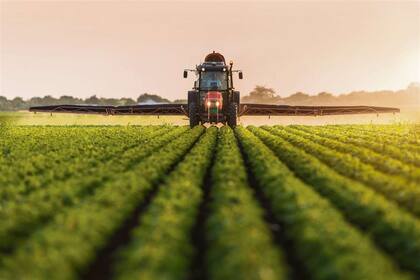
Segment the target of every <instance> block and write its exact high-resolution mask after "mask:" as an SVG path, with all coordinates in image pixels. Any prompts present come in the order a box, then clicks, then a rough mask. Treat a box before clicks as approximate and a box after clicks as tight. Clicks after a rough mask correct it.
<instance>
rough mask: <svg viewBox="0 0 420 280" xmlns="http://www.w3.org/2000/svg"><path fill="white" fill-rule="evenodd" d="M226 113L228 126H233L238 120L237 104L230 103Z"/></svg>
mask: <svg viewBox="0 0 420 280" xmlns="http://www.w3.org/2000/svg"><path fill="white" fill-rule="evenodd" d="M228 113H229V114H228V117H227V123H228V125H229V126H230V127H232V128H234V127H235V126H236V124H237V120H238V104H237V103H235V102H232V103H230V104H229V108H228Z"/></svg>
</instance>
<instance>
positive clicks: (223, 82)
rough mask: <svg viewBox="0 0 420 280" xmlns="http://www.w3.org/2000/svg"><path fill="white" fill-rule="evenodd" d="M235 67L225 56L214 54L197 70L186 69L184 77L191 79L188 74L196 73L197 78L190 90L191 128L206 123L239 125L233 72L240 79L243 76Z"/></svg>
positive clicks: (238, 99)
mask: <svg viewBox="0 0 420 280" xmlns="http://www.w3.org/2000/svg"><path fill="white" fill-rule="evenodd" d="M232 68H233V62H232V61H230V63H229V65H227V64H226V61H225V58H224V56H223V55H222V54H220V53H216V52H214V51H213V52H212V53H210V54H208V55H207V56H206V57H205V59H204V62H203V63H201V64H199V65H197V66H196V69H193V70H191V69H186V70H184V78H187V77H188V72H194V73H195V74H196V77H197V80H196V81H195V82H194V87H193V88H192V90H190V91H188V104H187V106H188V117H189V120H190V126H191V127H194V126H196V125H199V124H204V123H210V124H217V123H223V124H228V125H229V126H230V127H235V126H236V124H237V119H238V110H239V103H240V93H239V91H236V90H235V88H234V86H233V73H234V72H237V73H238V76H239V79H242V78H243V74H242V71H240V70H233V69H232Z"/></svg>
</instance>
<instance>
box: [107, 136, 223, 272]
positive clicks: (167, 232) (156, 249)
mask: <svg viewBox="0 0 420 280" xmlns="http://www.w3.org/2000/svg"><path fill="white" fill-rule="evenodd" d="M216 136H217V129H216V128H210V129H207V131H206V133H205V134H204V135H203V136H202V137H201V138H200V140H199V141H198V142H197V144H195V146H194V147H193V148H192V149H191V151H190V152H189V153H188V154H187V155H186V156H185V158H184V160H183V161H182V162H181V163H180V164H178V166H177V167H176V168H175V169H174V171H173V172H171V173H170V174H169V175H168V176H167V177H165V179H164V182H163V183H162V184H161V185H160V186H159V190H158V192H157V194H156V196H155V198H154V199H153V200H152V202H151V204H150V205H149V207H148V208H147V211H146V212H145V213H144V215H142V216H141V218H140V226H138V227H137V228H136V229H135V230H134V231H133V232H132V235H131V241H130V242H129V244H127V246H125V247H124V248H122V249H121V251H120V252H119V253H118V254H119V256H120V257H119V258H118V259H119V260H120V261H119V262H118V263H117V265H116V269H115V278H116V279H186V278H187V276H188V273H189V267H190V266H191V263H192V259H193V258H194V255H195V254H196V252H194V248H193V246H192V244H191V242H190V240H191V238H190V235H191V231H192V228H193V226H194V224H195V220H196V217H197V215H198V210H199V205H200V204H201V203H202V199H203V188H202V187H201V186H202V184H203V181H204V177H205V175H206V172H207V169H208V168H209V166H210V164H211V159H212V155H213V153H214V148H215V144H216Z"/></svg>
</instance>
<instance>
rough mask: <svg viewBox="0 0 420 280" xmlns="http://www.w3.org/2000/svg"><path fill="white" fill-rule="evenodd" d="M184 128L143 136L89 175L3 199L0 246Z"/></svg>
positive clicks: (81, 198)
mask: <svg viewBox="0 0 420 280" xmlns="http://www.w3.org/2000/svg"><path fill="white" fill-rule="evenodd" d="M185 131H186V128H185V127H180V128H176V129H173V130H172V131H171V132H169V133H167V134H165V135H164V136H162V137H160V138H156V139H154V138H148V137H147V136H144V140H145V142H144V143H143V144H145V143H146V144H147V145H140V146H138V147H137V148H133V149H129V150H127V151H125V152H124V153H123V154H121V155H120V156H119V157H117V158H115V159H113V160H110V161H107V162H102V163H99V164H98V165H97V166H95V167H91V169H89V172H90V173H91V174H92V175H91V176H85V175H84V174H81V175H75V176H73V177H72V178H71V179H69V180H66V181H57V182H55V183H53V184H51V185H48V186H46V187H44V188H42V189H40V190H38V191H37V192H32V193H31V194H29V195H27V196H24V197H19V199H13V200H12V199H10V200H7V201H6V200H5V202H4V203H3V206H2V208H1V209H0V250H2V251H10V250H11V249H12V248H13V247H14V246H15V244H16V243H17V242H18V241H19V240H21V239H24V238H26V236H27V234H28V233H29V232H31V231H33V229H34V227H35V226H40V225H42V223H46V222H47V221H48V220H50V219H51V218H52V217H53V216H54V215H56V214H57V213H58V212H60V211H63V209H66V208H68V207H74V206H77V205H80V204H81V203H83V201H84V199H85V198H86V197H89V195H90V194H92V193H93V192H94V191H95V190H96V189H97V188H100V187H102V186H103V184H104V183H105V182H112V181H113V180H116V179H118V178H119V177H117V176H120V175H121V174H123V173H122V172H123V171H125V170H129V169H130V168H131V166H133V165H135V164H136V163H137V162H139V161H140V160H142V159H143V158H145V157H147V156H148V155H150V154H151V153H152V152H153V151H155V150H156V149H158V148H160V147H161V146H162V145H164V144H166V143H167V142H169V141H170V140H172V139H173V138H174V137H177V136H180V135H181V134H182V133H183V132H185ZM141 143H142V142H140V143H139V144H141Z"/></svg>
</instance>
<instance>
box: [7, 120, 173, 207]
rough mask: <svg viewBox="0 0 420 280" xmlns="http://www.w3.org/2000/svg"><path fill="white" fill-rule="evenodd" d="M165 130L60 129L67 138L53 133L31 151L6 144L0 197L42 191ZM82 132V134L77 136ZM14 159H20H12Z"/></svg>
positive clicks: (22, 146)
mask: <svg viewBox="0 0 420 280" xmlns="http://www.w3.org/2000/svg"><path fill="white" fill-rule="evenodd" d="M69 130H70V131H69ZM165 130H166V131H168V128H166V129H165V128H158V129H156V128H153V127H148V128H143V129H130V130H129V131H128V132H127V130H125V129H124V130H122V129H110V130H109V131H107V130H104V129H99V128H94V129H88V130H86V131H84V130H81V128H78V129H67V130H66V129H64V130H63V131H62V132H63V133H64V134H66V135H67V134H68V136H67V137H65V138H62V137H59V138H57V137H53V135H54V134H53V135H52V137H51V139H46V140H44V143H46V145H45V146H44V147H38V148H37V149H31V146H30V145H29V147H28V145H17V147H16V146H14V145H9V146H8V147H9V149H10V151H11V153H12V155H8V156H5V157H4V159H5V160H7V159H8V158H9V157H10V158H12V159H11V160H9V161H8V162H7V161H6V162H5V163H4V164H0V166H1V167H2V168H1V170H0V172H1V173H2V174H4V176H2V177H1V178H0V185H2V186H3V187H2V189H1V192H0V197H3V198H4V199H14V198H13V197H10V195H14V194H20V193H23V194H27V193H30V192H32V191H33V190H36V189H39V188H44V187H45V186H46V185H48V184H50V183H51V182H54V181H57V180H63V179H65V178H67V177H70V176H72V175H73V174H80V173H82V172H83V171H85V170H88V167H90V166H92V165H94V164H96V163H98V162H101V161H106V160H108V159H109V158H110V157H115V156H118V155H119V154H120V153H121V152H123V151H124V150H126V149H130V148H131V147H134V146H136V145H138V144H139V142H140V143H141V141H142V139H144V136H145V135H146V136H147V137H150V136H152V134H154V136H157V135H159V131H161V132H164V131H165ZM82 131H83V134H82V135H80V134H81V132H82ZM34 134H35V133H34ZM35 135H36V134H35ZM115 135H119V136H117V137H116V136H115ZM121 135H123V137H124V138H123V139H121ZM31 136H32V135H30V136H28V137H31ZM35 139H36V138H35ZM26 142H32V141H25V140H24V143H26ZM40 142H42V140H41V141H40ZM121 143H122V144H121ZM16 156H17V157H18V158H19V157H20V159H19V160H14V159H13V158H14V157H16ZM22 158H23V159H25V160H22Z"/></svg>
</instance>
